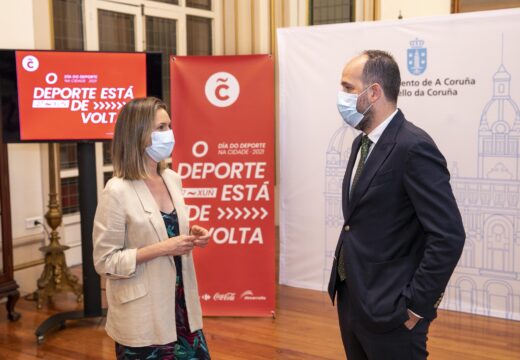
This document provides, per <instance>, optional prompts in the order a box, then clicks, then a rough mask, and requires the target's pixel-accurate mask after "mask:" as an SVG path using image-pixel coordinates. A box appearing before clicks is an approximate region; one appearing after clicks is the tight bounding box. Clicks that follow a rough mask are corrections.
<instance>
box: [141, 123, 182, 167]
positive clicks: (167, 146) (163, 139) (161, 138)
mask: <svg viewBox="0 0 520 360" xmlns="http://www.w3.org/2000/svg"><path fill="white" fill-rule="evenodd" d="M174 145H175V138H174V137H173V130H167V131H154V132H152V145H150V146H148V147H147V148H146V153H147V154H148V156H149V157H151V158H152V159H153V161H155V162H159V161H162V160H165V159H167V158H168V157H169V156H170V155H171V154H172V151H173V146H174Z"/></svg>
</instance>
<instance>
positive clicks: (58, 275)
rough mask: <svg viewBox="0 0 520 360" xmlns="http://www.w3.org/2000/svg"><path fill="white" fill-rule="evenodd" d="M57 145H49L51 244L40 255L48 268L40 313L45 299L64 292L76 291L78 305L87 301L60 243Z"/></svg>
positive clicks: (38, 297)
mask: <svg viewBox="0 0 520 360" xmlns="http://www.w3.org/2000/svg"><path fill="white" fill-rule="evenodd" d="M58 146H59V145H57V144H49V187H50V189H49V205H48V208H49V210H48V211H47V213H46V214H45V219H46V220H47V225H49V227H50V228H51V232H50V234H49V240H50V243H49V245H47V246H42V247H41V248H40V251H42V252H43V253H44V255H45V267H44V268H43V272H42V274H41V276H40V278H39V279H38V290H36V291H35V294H34V295H35V298H36V300H37V307H38V309H41V308H42V305H43V299H45V298H46V299H48V300H52V297H53V296H54V295H55V294H57V293H59V292H63V291H72V292H73V293H74V294H76V297H77V301H78V302H81V301H82V300H83V289H82V286H81V284H79V283H78V277H77V276H75V275H73V274H72V273H71V272H70V270H69V268H68V267H67V261H66V259H65V250H67V249H69V247H68V246H66V245H61V244H60V242H59V239H60V236H59V234H58V231H57V228H58V226H60V225H61V222H62V219H63V216H62V212H61V208H60V204H59V202H58V190H57V189H58V182H57V178H58V174H59V163H58V162H57V156H56V153H57V148H58Z"/></svg>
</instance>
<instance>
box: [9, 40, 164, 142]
mask: <svg viewBox="0 0 520 360" xmlns="http://www.w3.org/2000/svg"><path fill="white" fill-rule="evenodd" d="M147 95H153V96H157V97H161V95H162V91H161V54H158V53H116V52H59V51H32V50H0V106H1V109H0V110H1V111H0V114H1V116H2V128H3V133H4V134H3V135H4V136H3V137H4V141H5V142H18V141H21V142H25V141H30V142H47V141H81V140H109V139H111V138H112V136H113V131H114V126H115V123H116V120H117V115H118V113H119V111H120V110H121V108H122V107H123V105H124V104H126V103H127V102H128V101H130V100H132V99H133V98H136V97H145V96H147Z"/></svg>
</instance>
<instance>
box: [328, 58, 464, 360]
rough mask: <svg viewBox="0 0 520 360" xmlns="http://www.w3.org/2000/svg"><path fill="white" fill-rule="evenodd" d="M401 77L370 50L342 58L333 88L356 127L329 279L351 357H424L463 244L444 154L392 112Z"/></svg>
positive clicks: (394, 66) (387, 60)
mask: <svg viewBox="0 0 520 360" xmlns="http://www.w3.org/2000/svg"><path fill="white" fill-rule="evenodd" d="M400 83H401V77H400V73H399V67H398V65H397V63H396V62H395V60H394V59H393V57H392V56H391V55H390V54H388V53H387V52H384V51H379V50H368V51H365V52H363V53H362V54H361V55H359V56H357V57H355V58H353V59H352V60H350V61H349V62H348V63H347V64H346V66H345V68H344V70H343V74H342V79H341V85H342V87H343V89H342V90H341V91H340V92H339V94H338V109H339V111H340V113H341V115H342V117H343V119H344V120H345V121H346V122H347V123H348V124H349V125H351V126H353V127H355V128H357V129H358V130H361V131H362V134H360V135H359V136H358V137H357V138H356V139H355V140H354V142H353V144H352V152H351V155H350V159H349V162H348V165H347V170H346V173H345V178H344V180H343V216H344V219H345V222H344V225H343V228H342V230H341V234H340V237H339V241H338V245H337V248H336V252H335V257H334V263H333V266H332V273H331V277H330V282H329V294H330V296H331V299H332V301H333V302H334V298H335V297H336V295H337V299H336V300H337V308H338V316H339V324H340V330H341V336H342V339H343V344H344V346H345V351H346V353H347V358H348V359H349V360H358V359H370V360H380V359H381V360H386V359H396V360H406V359H426V358H427V356H428V352H427V351H426V339H427V337H426V336H427V332H428V327H429V325H430V322H431V321H432V320H433V319H434V318H435V317H436V311H437V307H438V306H439V303H440V301H441V299H442V296H443V294H444V289H445V288H446V285H447V283H448V280H449V278H450V276H451V274H452V272H453V270H454V268H455V266H456V264H457V262H458V260H459V257H460V255H461V253H462V248H463V246H464V239H465V233H464V228H463V225H462V220H461V216H460V213H459V210H458V208H457V204H456V202H455V198H454V196H453V192H452V190H451V186H450V183H449V180H450V175H449V172H448V170H447V168H446V160H445V159H444V157H443V156H442V154H441V153H440V151H439V149H438V148H437V146H436V145H435V143H434V142H433V140H432V139H431V137H430V136H429V135H428V134H427V133H426V132H424V131H423V130H421V129H419V128H418V127H416V126H415V125H413V124H412V123H410V122H408V121H407V120H406V119H405V117H404V115H403V113H402V112H401V110H399V109H397V97H398V94H399V87H400Z"/></svg>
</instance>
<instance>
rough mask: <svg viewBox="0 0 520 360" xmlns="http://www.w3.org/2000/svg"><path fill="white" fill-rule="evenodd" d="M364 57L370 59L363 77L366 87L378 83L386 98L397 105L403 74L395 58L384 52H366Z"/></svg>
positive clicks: (364, 69)
mask: <svg viewBox="0 0 520 360" xmlns="http://www.w3.org/2000/svg"><path fill="white" fill-rule="evenodd" d="M363 55H366V56H367V57H368V60H367V62H366V63H365V67H364V68H363V74H362V77H361V78H362V80H363V83H364V85H366V86H369V85H371V84H373V83H378V84H379V85H381V87H382V88H383V91H384V93H385V96H386V98H387V99H388V100H389V101H391V102H393V103H397V97H398V96H399V88H400V86H401V74H400V72H399V65H397V63H396V62H395V60H394V58H393V56H392V55H390V53H388V52H386V51H382V50H365V51H363Z"/></svg>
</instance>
